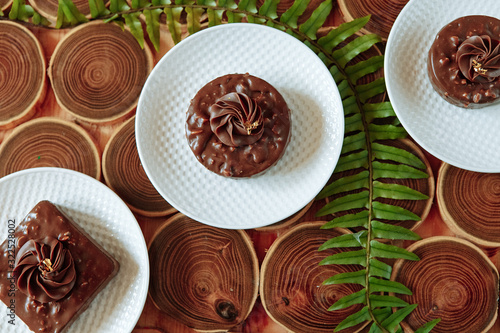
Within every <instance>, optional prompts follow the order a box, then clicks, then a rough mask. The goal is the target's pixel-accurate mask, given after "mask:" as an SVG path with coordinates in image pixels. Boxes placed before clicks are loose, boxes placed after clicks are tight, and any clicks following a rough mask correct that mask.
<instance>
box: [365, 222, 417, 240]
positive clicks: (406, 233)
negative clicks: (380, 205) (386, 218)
mask: <svg viewBox="0 0 500 333" xmlns="http://www.w3.org/2000/svg"><path fill="white" fill-rule="evenodd" d="M372 235H373V237H374V238H379V239H404V240H420V239H421V238H420V236H419V235H418V234H416V233H414V232H413V231H411V230H408V229H406V228H403V227H400V226H397V225H392V224H387V223H382V222H379V221H372Z"/></svg>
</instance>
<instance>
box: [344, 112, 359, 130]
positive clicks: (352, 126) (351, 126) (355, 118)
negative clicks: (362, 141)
mask: <svg viewBox="0 0 500 333" xmlns="http://www.w3.org/2000/svg"><path fill="white" fill-rule="evenodd" d="M344 126H345V128H344V130H345V132H346V133H351V132H357V131H362V130H363V129H364V128H363V119H362V118H361V115H360V114H359V113H357V114H353V115H351V116H348V117H345V119H344Z"/></svg>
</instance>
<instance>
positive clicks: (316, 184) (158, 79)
mask: <svg viewBox="0 0 500 333" xmlns="http://www.w3.org/2000/svg"><path fill="white" fill-rule="evenodd" d="M234 73H249V74H251V75H254V76H257V77H260V78H262V79H264V80H266V81H267V82H269V83H270V84H272V85H273V86H274V87H275V88H276V89H277V90H278V91H279V92H280V93H281V94H282V95H283V97H284V98H285V100H286V102H287V104H288V106H289V108H290V110H291V117H292V131H291V133H292V134H291V141H290V143H289V145H288V147H287V148H286V151H285V154H284V155H283V157H282V158H281V159H280V160H279V161H278V163H277V164H276V165H275V166H273V167H272V168H270V169H269V170H268V171H267V172H266V173H264V174H263V175H260V176H257V177H253V178H244V179H229V178H224V177H222V176H219V175H216V174H215V173H212V172H211V171H208V170H207V169H205V167H204V166H203V165H202V164H201V163H199V162H198V161H197V159H196V158H195V156H194V154H193V153H192V152H191V150H190V148H189V146H188V143H187V139H186V135H185V130H184V126H185V122H186V111H187V109H188V107H189V102H190V101H191V99H192V98H193V97H194V95H195V94H196V92H197V91H198V90H199V89H200V88H201V87H203V86H204V85H205V84H206V83H208V82H209V81H211V80H213V79H215V78H217V77H219V76H222V75H225V74H234ZM343 133H344V115H343V109H342V102H341V99H340V95H339V92H338V89H337V86H336V85H335V82H334V81H333V78H332V76H331V74H330V73H329V71H328V69H327V68H326V66H325V65H324V64H323V63H322V62H321V60H320V59H319V58H318V57H317V56H316V55H315V54H314V53H313V52H312V51H311V50H310V49H309V48H308V47H307V46H305V45H304V44H303V43H301V42H300V41H298V40H297V39H295V38H294V37H292V36H290V35H288V34H286V33H284V32H282V31H279V30H277V29H274V28H270V27H267V26H263V25H258V24H250V23H232V24H225V25H220V26H216V27H213V28H208V29H205V30H202V31H200V32H198V33H196V34H193V35H191V36H189V37H187V38H186V39H185V40H183V41H181V42H180V43H179V44H177V45H176V46H175V47H174V48H172V49H171V50H170V51H169V52H168V53H167V54H166V55H165V56H164V57H163V58H162V59H161V60H160V61H159V63H158V64H157V65H156V67H155V68H154V69H153V71H152V73H151V74H150V76H149V78H148V80H147V81H146V84H145V85H144V89H143V91H142V94H141V96H140V98H139V105H138V107H137V117H136V140H137V148H138V151H139V156H140V158H141V161H142V164H143V167H144V169H145V171H146V174H147V175H148V177H149V178H150V180H151V182H152V183H153V185H154V186H155V187H156V189H157V190H158V192H159V193H160V194H161V195H162V196H163V197H164V198H165V199H166V200H167V201H168V202H169V203H170V204H171V205H172V206H173V207H175V208H176V209H178V210H179V211H180V212H182V213H184V214H185V215H188V216H189V217H191V218H193V219H194V220H197V221H199V222H203V223H206V224H209V225H212V226H216V227H223V228H232V229H245V228H255V227H261V226H265V225H268V224H271V223H274V222H278V221H280V220H283V219H285V218H287V217H288V216H290V215H292V214H294V213H295V212H297V211H298V210H300V209H301V208H302V207H304V206H305V205H306V204H308V203H309V202H310V201H311V200H312V199H313V198H314V197H315V196H316V194H317V193H318V192H319V191H320V190H321V189H322V188H323V186H324V185H325V183H326V182H327V181H328V179H329V177H330V176H331V174H332V172H333V169H334V168H335V165H336V163H337V160H338V157H339V154H340V150H341V146H342V140H343Z"/></svg>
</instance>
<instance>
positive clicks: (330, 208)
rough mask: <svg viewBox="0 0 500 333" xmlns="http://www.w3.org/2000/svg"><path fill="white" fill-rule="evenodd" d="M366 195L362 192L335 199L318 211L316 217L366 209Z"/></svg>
mask: <svg viewBox="0 0 500 333" xmlns="http://www.w3.org/2000/svg"><path fill="white" fill-rule="evenodd" d="M368 195H369V193H368V191H362V192H359V193H353V194H348V195H346V196H343V197H340V198H337V199H335V200H333V201H331V202H329V203H327V204H326V205H325V206H324V207H323V208H321V209H320V210H318V213H317V215H318V216H324V215H328V214H334V213H338V212H342V211H345V210H351V209H358V208H368V207H367V206H368Z"/></svg>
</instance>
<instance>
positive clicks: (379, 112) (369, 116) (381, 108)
mask: <svg viewBox="0 0 500 333" xmlns="http://www.w3.org/2000/svg"><path fill="white" fill-rule="evenodd" d="M363 111H364V114H365V117H366V121H367V122H369V123H371V122H372V121H373V120H374V119H383V118H389V117H396V113H394V109H393V108H392V105H391V103H390V102H381V103H368V104H364V105H363Z"/></svg>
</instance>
